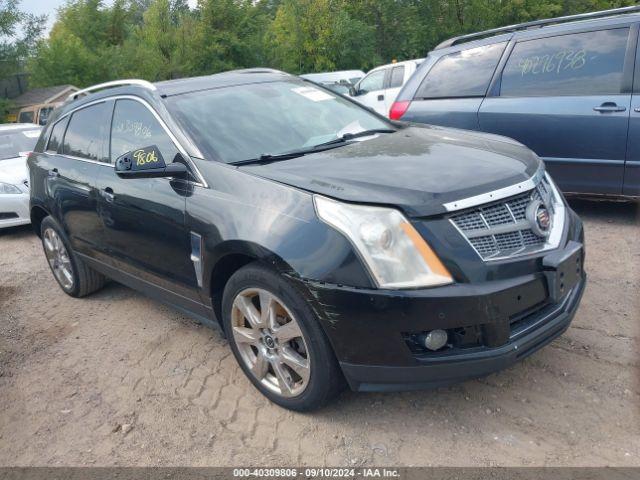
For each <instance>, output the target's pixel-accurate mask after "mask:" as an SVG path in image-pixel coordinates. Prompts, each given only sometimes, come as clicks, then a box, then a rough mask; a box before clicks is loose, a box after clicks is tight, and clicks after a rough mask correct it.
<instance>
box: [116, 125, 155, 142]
mask: <svg viewBox="0 0 640 480" xmlns="http://www.w3.org/2000/svg"><path fill="white" fill-rule="evenodd" d="M113 130H114V132H117V133H124V134H129V135H133V136H134V137H136V138H140V139H145V138H150V137H151V135H152V131H151V127H149V126H148V125H145V124H144V123H143V122H140V121H133V120H121V121H120V122H118V123H117V124H115V125H114V126H113Z"/></svg>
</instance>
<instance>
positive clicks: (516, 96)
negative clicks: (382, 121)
mask: <svg viewBox="0 0 640 480" xmlns="http://www.w3.org/2000/svg"><path fill="white" fill-rule="evenodd" d="M638 11H640V7H627V8H621V9H615V10H609V11H605V12H596V13H592V14H585V15H575V16H571V17H562V18H557V19H551V20H541V21H536V22H530V23H526V24H522V25H515V26H510V27H504V28H499V29H495V30H491V31H487V32H480V33H478V34H471V35H466V36H462V37H457V38H453V39H451V40H447V41H445V42H443V43H442V44H440V45H439V46H438V47H436V49H435V50H434V51H432V52H431V53H430V54H429V56H428V58H427V59H426V61H425V62H424V63H423V64H422V65H421V67H420V68H419V69H418V71H417V72H416V73H415V74H414V75H413V76H412V78H411V79H410V80H409V82H408V83H407V84H406V86H405V87H404V88H403V89H402V91H401V92H400V94H399V95H398V97H397V100H396V103H395V104H394V105H393V107H392V109H391V111H390V117H391V118H392V119H402V120H403V121H409V122H420V123H429V124H436V125H444V126H450V127H458V128H464V129H470V130H481V131H485V132H491V133H498V134H501V135H506V136H508V137H512V138H514V139H516V140H518V141H520V142H522V143H523V144H525V145H526V146H527V147H529V148H531V149H532V150H533V151H535V152H536V153H537V154H538V155H539V156H540V157H542V159H543V160H544V161H545V163H546V165H547V168H548V169H549V171H550V172H551V174H552V175H553V178H554V180H555V181H556V182H557V183H558V185H559V187H560V188H561V189H562V190H563V191H564V192H575V193H581V194H601V195H611V196H627V197H638V196H640V58H639V56H640V50H638V48H637V44H638V30H639V25H640V14H638V13H629V12H638ZM576 20H579V21H576ZM565 22H569V23H565ZM540 27H541V28H540ZM489 35H494V36H490V37H488V36H489ZM487 37H488V38H487Z"/></svg>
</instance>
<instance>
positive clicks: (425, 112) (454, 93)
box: [402, 42, 506, 130]
mask: <svg viewBox="0 0 640 480" xmlns="http://www.w3.org/2000/svg"><path fill="white" fill-rule="evenodd" d="M505 46H506V42H501V43H495V44H492V45H483V46H480V47H473V48H467V49H464V50H460V51H456V52H452V53H449V54H447V55H443V56H442V57H440V58H439V59H438V60H437V61H436V62H435V64H433V65H432V66H431V68H430V69H429V71H428V72H427V75H426V76H425V78H424V80H423V81H422V83H421V84H420V86H419V87H418V89H417V91H416V93H415V95H414V98H413V100H412V102H411V105H410V106H409V109H408V111H407V112H406V113H405V114H404V115H403V117H402V120H403V121H408V122H420V123H431V124H434V125H443V126H447V127H456V128H465V129H468V130H477V129H478V109H479V108H480V104H481V103H482V99H483V98H484V95H485V94H486V92H487V88H488V87H489V82H490V81H491V78H492V76H493V74H494V72H495V70H496V66H497V65H498V61H499V60H500V57H501V55H502V52H503V51H504V49H505Z"/></svg>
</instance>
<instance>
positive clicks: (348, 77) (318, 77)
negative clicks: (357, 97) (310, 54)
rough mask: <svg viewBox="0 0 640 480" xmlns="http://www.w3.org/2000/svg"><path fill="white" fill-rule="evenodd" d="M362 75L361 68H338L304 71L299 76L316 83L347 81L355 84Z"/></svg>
mask: <svg viewBox="0 0 640 480" xmlns="http://www.w3.org/2000/svg"><path fill="white" fill-rule="evenodd" d="M362 77H364V72H363V71H362V70H340V71H338V72H322V73H305V74H304V75H300V78H306V79H307V80H311V81H313V82H317V83H349V84H351V85H355V84H356V82H357V81H358V80H360V79H361V78H362Z"/></svg>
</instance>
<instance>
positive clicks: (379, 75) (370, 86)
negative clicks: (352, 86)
mask: <svg viewBox="0 0 640 480" xmlns="http://www.w3.org/2000/svg"><path fill="white" fill-rule="evenodd" d="M384 76H385V70H378V71H377V72H373V73H370V74H369V75H367V76H366V77H364V78H363V79H362V81H361V82H360V85H358V89H359V90H360V91H361V92H375V91H376V90H382V89H383V88H384Z"/></svg>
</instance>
